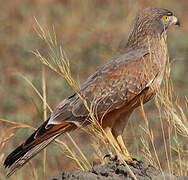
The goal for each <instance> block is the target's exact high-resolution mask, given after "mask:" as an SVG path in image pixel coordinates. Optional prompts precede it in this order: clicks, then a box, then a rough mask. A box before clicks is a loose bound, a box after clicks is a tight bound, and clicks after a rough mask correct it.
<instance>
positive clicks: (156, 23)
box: [128, 8, 180, 44]
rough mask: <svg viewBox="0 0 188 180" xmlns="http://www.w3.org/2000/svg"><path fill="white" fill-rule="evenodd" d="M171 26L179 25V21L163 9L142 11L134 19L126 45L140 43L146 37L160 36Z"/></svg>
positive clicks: (171, 13)
mask: <svg viewBox="0 0 188 180" xmlns="http://www.w3.org/2000/svg"><path fill="white" fill-rule="evenodd" d="M171 25H180V21H179V19H178V18H177V17H176V16H175V15H174V14H173V12H171V11H169V10H167V9H163V8H147V9H144V10H143V11H141V12H140V13H139V14H138V16H137V18H136V22H135V25H134V27H133V29H132V32H131V34H130V36H129V40H128V44H129V43H130V44H131V43H133V42H141V41H142V40H144V39H146V37H151V38H153V37H157V36H158V35H162V34H164V31H165V30H167V29H168V28H169V27H170V26H171Z"/></svg>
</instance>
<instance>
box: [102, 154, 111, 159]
mask: <svg viewBox="0 0 188 180" xmlns="http://www.w3.org/2000/svg"><path fill="white" fill-rule="evenodd" d="M111 157H112V156H111V154H106V155H105V156H104V157H103V159H106V158H109V159H110V158H111Z"/></svg>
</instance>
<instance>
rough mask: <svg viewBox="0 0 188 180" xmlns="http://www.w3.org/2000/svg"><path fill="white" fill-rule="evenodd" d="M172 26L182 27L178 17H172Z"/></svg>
mask: <svg viewBox="0 0 188 180" xmlns="http://www.w3.org/2000/svg"><path fill="white" fill-rule="evenodd" d="M172 24H174V25H178V26H180V21H179V19H178V18H177V17H176V16H172Z"/></svg>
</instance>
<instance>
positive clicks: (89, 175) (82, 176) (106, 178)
mask: <svg viewBox="0 0 188 180" xmlns="http://www.w3.org/2000/svg"><path fill="white" fill-rule="evenodd" d="M128 166H129V168H130V169H131V170H132V171H133V173H134V175H135V176H136V178H137V179H138V180H163V179H165V180H171V179H173V180H188V176H184V177H178V176H176V175H172V174H169V173H163V174H162V173H161V172H160V171H159V170H157V169H156V168H154V167H153V166H152V165H150V164H148V163H145V162H142V161H139V162H138V164H137V165H135V166H133V165H128ZM52 180H133V178H132V176H131V175H130V173H129V171H128V170H127V169H126V167H125V166H124V165H122V164H120V163H119V161H118V160H110V161H108V162H107V163H106V164H104V165H96V166H94V167H93V168H92V169H91V170H90V171H80V170H72V171H69V172H63V173H62V174H61V175H59V176H58V177H54V178H52Z"/></svg>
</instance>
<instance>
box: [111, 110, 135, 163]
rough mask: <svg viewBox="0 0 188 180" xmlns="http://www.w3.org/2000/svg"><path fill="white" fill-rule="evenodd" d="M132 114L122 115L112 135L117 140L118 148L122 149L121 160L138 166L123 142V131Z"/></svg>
mask: <svg viewBox="0 0 188 180" xmlns="http://www.w3.org/2000/svg"><path fill="white" fill-rule="evenodd" d="M131 113H132V111H128V112H126V113H125V114H124V113H122V114H121V115H120V118H119V120H118V121H116V122H115V123H114V125H113V129H112V133H113V135H114V137H115V138H116V140H117V143H118V146H119V147H120V149H121V159H123V160H124V161H126V162H127V163H130V164H136V162H135V161H133V159H132V158H131V155H130V154H129V152H128V150H127V148H126V146H125V143H124V141H123V138H122V134H123V131H124V129H125V127H126V125H127V122H128V119H129V117H130V115H131ZM121 159H120V160H121ZM121 161H122V160H121Z"/></svg>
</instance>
